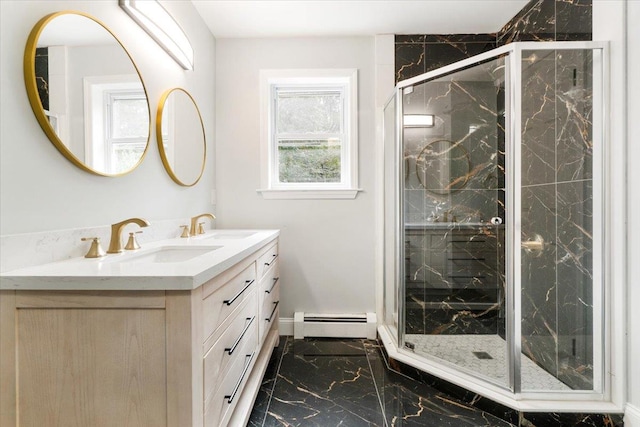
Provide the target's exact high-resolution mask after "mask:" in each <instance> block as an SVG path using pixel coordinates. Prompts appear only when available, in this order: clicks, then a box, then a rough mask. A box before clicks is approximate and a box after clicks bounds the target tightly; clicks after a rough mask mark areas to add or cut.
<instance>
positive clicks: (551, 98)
mask: <svg viewBox="0 0 640 427" xmlns="http://www.w3.org/2000/svg"><path fill="white" fill-rule="evenodd" d="M554 83H555V55H554V52H553V51H530V52H528V55H527V56H526V57H524V58H523V73H522V93H521V94H522V99H523V100H526V102H523V103H522V124H521V125H522V145H521V150H522V159H521V165H522V185H534V184H547V183H552V182H555V181H556V127H555V120H556V112H557V111H556V102H555V101H556V89H555V85H554Z"/></svg>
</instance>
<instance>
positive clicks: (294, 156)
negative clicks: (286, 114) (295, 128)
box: [278, 138, 341, 183]
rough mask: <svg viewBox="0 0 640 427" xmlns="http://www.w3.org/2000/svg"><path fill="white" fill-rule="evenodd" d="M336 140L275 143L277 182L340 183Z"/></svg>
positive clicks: (338, 150)
mask: <svg viewBox="0 0 640 427" xmlns="http://www.w3.org/2000/svg"><path fill="white" fill-rule="evenodd" d="M340 151H341V144H340V140H339V139H337V138H336V139H333V138H331V139H324V140H320V139H313V140H312V139H309V140H302V141H301V140H280V141H278V158H279V165H278V171H279V179H280V182H310V183H314V182H340V181H341V180H340V170H341V166H340V163H341V158H340Z"/></svg>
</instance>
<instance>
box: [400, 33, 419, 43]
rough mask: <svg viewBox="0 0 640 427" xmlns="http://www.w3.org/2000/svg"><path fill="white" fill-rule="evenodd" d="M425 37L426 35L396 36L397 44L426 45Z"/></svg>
mask: <svg viewBox="0 0 640 427" xmlns="http://www.w3.org/2000/svg"><path fill="white" fill-rule="evenodd" d="M424 40H425V35H424V34H406V35H405V34H396V36H395V42H396V43H420V44H422V43H424Z"/></svg>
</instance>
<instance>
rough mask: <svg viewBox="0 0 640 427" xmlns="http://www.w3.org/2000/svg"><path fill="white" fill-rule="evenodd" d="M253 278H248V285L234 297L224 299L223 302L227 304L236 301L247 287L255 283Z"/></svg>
mask: <svg viewBox="0 0 640 427" xmlns="http://www.w3.org/2000/svg"><path fill="white" fill-rule="evenodd" d="M253 282H254V281H253V280H246V283H247V285H246V286H245V287H244V288H242V290H241V291H240V292H238V293H237V294H236V295H235V296H234V297H233V298H231V299H226V300H224V301H222V302H223V303H225V304H227V305H231V304H233V303H234V301H235V300H237V299H238V298H240V295H242V293H243V292H244V291H246V290H247V289H249V286H251V285H252V284H253Z"/></svg>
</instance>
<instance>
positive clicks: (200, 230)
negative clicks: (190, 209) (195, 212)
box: [198, 222, 204, 234]
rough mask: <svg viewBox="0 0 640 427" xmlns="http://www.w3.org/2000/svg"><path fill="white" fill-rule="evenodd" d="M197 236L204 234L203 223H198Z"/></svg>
mask: <svg viewBox="0 0 640 427" xmlns="http://www.w3.org/2000/svg"><path fill="white" fill-rule="evenodd" d="M198 234H204V222H199V223H198Z"/></svg>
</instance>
